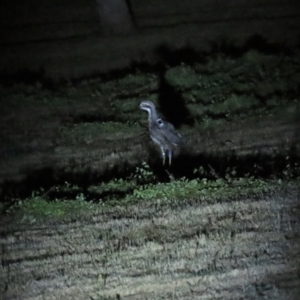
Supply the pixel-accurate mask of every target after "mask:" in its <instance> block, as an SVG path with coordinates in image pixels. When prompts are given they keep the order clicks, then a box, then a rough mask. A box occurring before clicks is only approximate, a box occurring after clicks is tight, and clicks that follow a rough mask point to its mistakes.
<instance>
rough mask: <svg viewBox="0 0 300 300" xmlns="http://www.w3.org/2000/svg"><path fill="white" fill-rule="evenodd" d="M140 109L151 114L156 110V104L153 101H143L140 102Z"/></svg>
mask: <svg viewBox="0 0 300 300" xmlns="http://www.w3.org/2000/svg"><path fill="white" fill-rule="evenodd" d="M140 109H142V110H145V111H147V112H148V113H149V114H151V113H152V112H153V111H155V105H154V103H153V102H151V101H148V100H146V101H143V102H141V104H140Z"/></svg>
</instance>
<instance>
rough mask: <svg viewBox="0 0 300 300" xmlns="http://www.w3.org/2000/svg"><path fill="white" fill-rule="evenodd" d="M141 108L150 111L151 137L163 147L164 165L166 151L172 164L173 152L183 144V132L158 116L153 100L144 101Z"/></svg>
mask: <svg viewBox="0 0 300 300" xmlns="http://www.w3.org/2000/svg"><path fill="white" fill-rule="evenodd" d="M140 109H142V110H145V111H147V112H148V125H149V132H150V137H151V139H152V141H153V142H154V143H155V144H157V145H158V146H159V147H160V149H161V153H162V157H163V165H165V161H166V153H167V155H168V158H169V165H171V162H172V155H173V152H174V151H175V149H176V148H178V147H179V146H181V145H182V144H183V138H182V136H181V134H180V133H178V132H177V131H176V130H175V128H174V126H173V125H172V124H171V123H169V122H167V121H164V120H162V119H161V118H160V117H159V116H158V114H157V112H156V108H155V105H154V103H153V102H151V101H148V100H146V101H142V102H141V104H140Z"/></svg>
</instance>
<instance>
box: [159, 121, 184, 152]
mask: <svg viewBox="0 0 300 300" xmlns="http://www.w3.org/2000/svg"><path fill="white" fill-rule="evenodd" d="M162 130H163V132H164V133H165V136H166V137H167V138H168V140H170V141H171V143H172V144H174V145H176V146H178V145H180V144H182V142H183V140H182V136H181V134H180V133H178V132H177V131H176V129H175V128H174V126H173V125H172V124H171V123H169V122H166V121H164V126H163V127H162Z"/></svg>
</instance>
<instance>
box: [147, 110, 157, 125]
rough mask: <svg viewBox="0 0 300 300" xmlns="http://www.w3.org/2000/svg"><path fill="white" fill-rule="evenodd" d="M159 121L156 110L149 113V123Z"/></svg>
mask: <svg viewBox="0 0 300 300" xmlns="http://www.w3.org/2000/svg"><path fill="white" fill-rule="evenodd" d="M157 119H158V115H157V112H156V109H155V108H153V109H151V111H149V113H148V121H149V123H151V122H153V121H156V120H157Z"/></svg>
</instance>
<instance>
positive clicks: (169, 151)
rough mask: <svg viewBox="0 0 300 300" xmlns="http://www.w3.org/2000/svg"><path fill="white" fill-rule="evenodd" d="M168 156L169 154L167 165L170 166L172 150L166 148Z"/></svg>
mask: <svg viewBox="0 0 300 300" xmlns="http://www.w3.org/2000/svg"><path fill="white" fill-rule="evenodd" d="M168 156H169V166H171V162H172V150H168Z"/></svg>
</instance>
